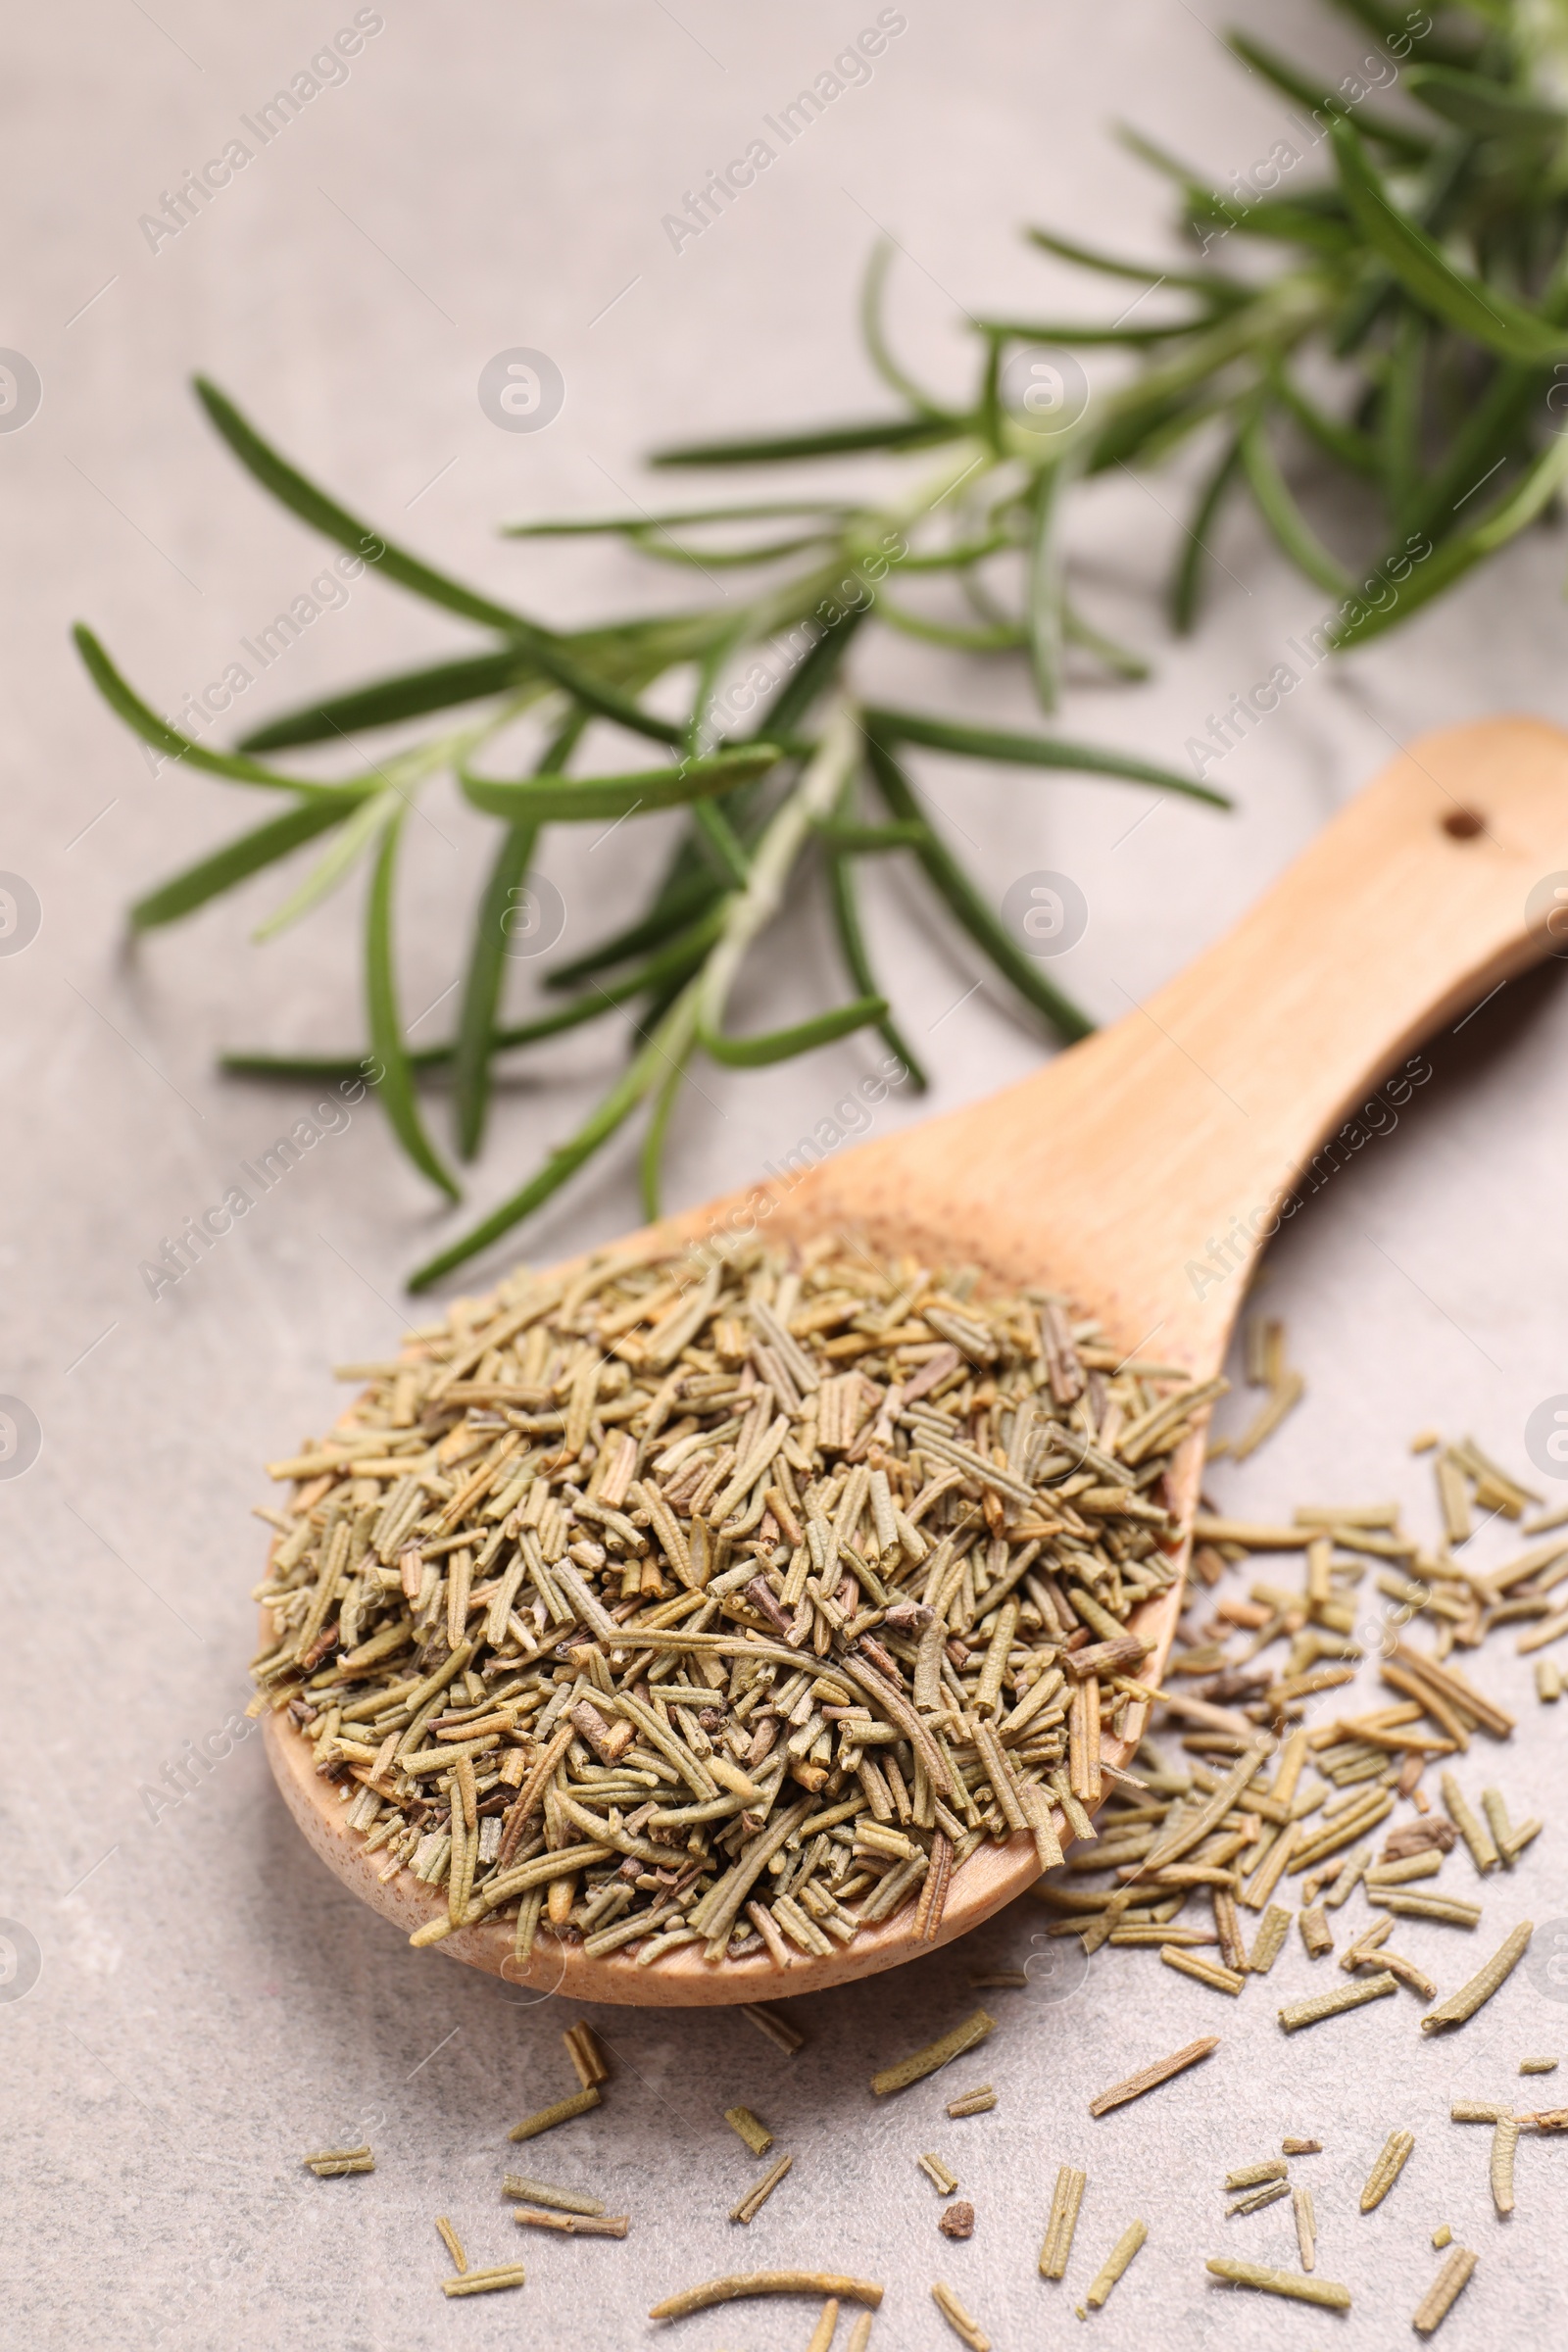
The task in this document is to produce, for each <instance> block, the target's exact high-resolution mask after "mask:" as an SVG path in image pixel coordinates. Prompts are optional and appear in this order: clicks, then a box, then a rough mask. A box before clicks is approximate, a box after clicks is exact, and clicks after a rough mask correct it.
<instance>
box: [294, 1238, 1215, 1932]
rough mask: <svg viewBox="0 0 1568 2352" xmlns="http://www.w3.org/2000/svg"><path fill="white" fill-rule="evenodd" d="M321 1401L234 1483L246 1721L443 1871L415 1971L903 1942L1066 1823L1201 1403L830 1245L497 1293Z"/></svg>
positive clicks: (957, 1280)
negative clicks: (448, 1945)
mask: <svg viewBox="0 0 1568 2352" xmlns="http://www.w3.org/2000/svg"><path fill="white" fill-rule="evenodd" d="M346 1377H351V1378H356V1379H359V1378H364V1379H366V1380H368V1381H369V1382H370V1384H371V1385H370V1386H369V1388H368V1390H367V1391H366V1393H365V1395H364V1396H363V1397H361V1399H360V1401H359V1403H358V1404H357V1405H356V1406H355V1407H354V1408H353V1410H352V1411H351V1412H350V1414H349V1415H347V1416H346V1417H345V1419H344V1420H343V1421H342V1422H341V1423H340V1424H339V1425H338V1427H337V1429H336V1430H335V1431H334V1433H333V1435H332V1437H331V1438H330V1439H328V1440H326V1441H324V1442H323V1443H321V1444H320V1445H319V1446H318V1445H311V1446H307V1447H306V1448H305V1450H304V1452H303V1453H302V1454H301V1455H300V1456H299V1457H298V1458H296V1459H293V1460H290V1461H283V1462H275V1463H273V1464H272V1465H271V1466H270V1467H271V1475H272V1477H273V1478H275V1479H278V1480H280V1481H283V1480H286V1481H291V1482H293V1486H294V1493H293V1496H292V1499H291V1501H290V1503H289V1505H288V1507H287V1508H286V1509H284V1510H281V1511H268V1512H267V1513H266V1514H265V1515H266V1516H267V1517H268V1518H269V1519H270V1522H271V1524H272V1525H273V1526H275V1528H276V1529H277V1542H276V1544H275V1545H274V1546H273V1551H272V1557H271V1562H270V1568H269V1572H268V1577H267V1580H266V1582H265V1583H264V1584H262V1585H261V1586H260V1587H259V1588H258V1589H257V1593H256V1597H257V1599H258V1600H260V1601H261V1602H262V1603H263V1604H264V1605H265V1607H266V1608H267V1610H268V1612H269V1617H270V1629H271V1630H270V1641H269V1642H268V1645H267V1647H266V1649H265V1651H264V1653H263V1654H262V1656H261V1657H259V1658H258V1659H257V1661H256V1664H255V1668H254V1672H255V1676H256V1680H257V1682H258V1684H259V1686H260V1689H259V1693H258V1696H257V1698H256V1700H255V1701H254V1702H253V1708H254V1710H255V1711H256V1712H261V1711H263V1710H265V1709H266V1708H267V1707H268V1706H269V1705H270V1706H272V1707H274V1708H277V1709H282V1708H287V1710H288V1712H289V1714H290V1716H291V1718H292V1720H293V1722H294V1723H295V1724H296V1725H297V1726H298V1728H299V1731H300V1733H301V1735H302V1736H305V1737H308V1738H310V1739H312V1740H313V1741H314V1744H315V1749H316V1757H317V1769H318V1770H319V1772H320V1773H322V1774H323V1775H325V1776H327V1777H329V1778H331V1779H332V1780H334V1781H336V1782H337V1783H338V1786H339V1794H340V1796H341V1798H342V1801H343V1802H344V1804H345V1806H346V1807H347V1808H348V1809H347V1812H346V1815H345V1818H346V1820H347V1821H348V1823H349V1824H350V1826H351V1827H352V1828H354V1829H355V1830H357V1831H360V1832H362V1833H364V1835H365V1839H366V1845H367V1848H368V1849H370V1848H381V1849H384V1850H385V1853H386V1856H387V1863H386V1869H385V1871H384V1873H383V1877H384V1878H385V1879H387V1880H390V1879H391V1878H393V1877H394V1876H395V1875H396V1874H397V1873H398V1872H399V1871H401V1870H405V1869H406V1870H410V1871H412V1872H413V1873H414V1874H415V1876H416V1877H417V1878H419V1879H422V1880H423V1881H425V1882H426V1883H427V1884H429V1885H431V1886H434V1885H437V1884H439V1883H442V1882H444V1883H445V1885H446V1887H447V1894H448V1903H447V1911H446V1913H445V1915H444V1916H443V1917H440V1918H438V1919H436V1920H433V1921H431V1922H430V1923H429V1924H428V1925H427V1926H425V1927H423V1928H421V1929H420V1930H419V1931H418V1933H417V1936H416V1937H415V1939H414V1940H415V1941H416V1942H421V1943H425V1942H435V1941H437V1940H439V1939H440V1938H441V1937H442V1936H445V1935H447V1934H448V1933H450V1932H451V1930H452V1929H454V1928H458V1927H462V1926H464V1925H467V1924H471V1923H473V1922H475V1921H478V1920H481V1919H484V1918H485V1917H487V1916H489V1915H492V1914H496V1913H498V1912H501V1911H503V1910H504V1909H506V1908H508V1907H511V1906H515V1913H516V1937H515V1944H516V1952H517V1955H518V1957H519V1960H522V1959H525V1958H526V1957H527V1955H528V1954H529V1953H530V1952H531V1951H532V1948H533V1944H534V1939H535V1937H536V1936H537V1935H538V1934H539V1933H540V1932H541V1928H542V1927H544V1926H545V1925H546V1924H548V1928H549V1930H551V1931H553V1932H554V1933H555V1934H556V1935H557V1936H565V1937H568V1938H570V1939H573V1940H576V1939H579V1938H580V1939H581V1942H582V1945H583V1948H584V1950H585V1951H587V1952H588V1953H590V1954H601V1953H606V1952H611V1951H614V1950H617V1949H619V1948H622V1947H626V1946H630V1945H633V1944H637V1945H639V1946H640V1949H639V1950H638V1951H637V1953H636V1955H635V1956H636V1961H637V1964H638V1965H639V1966H641V1965H644V1964H651V1963H654V1962H656V1961H657V1960H658V1959H659V1958H660V1956H661V1955H662V1953H664V1952H667V1951H670V1950H672V1949H674V1948H675V1947H676V1946H678V1945H682V1944H687V1943H694V1942H701V1943H702V1944H703V1946H704V1948H705V1952H706V1955H707V1957H708V1958H709V1959H710V1960H712V1961H718V1960H722V1959H723V1958H725V1957H726V1955H728V1956H730V1957H741V1956H743V1955H746V1954H750V1953H760V1952H761V1951H763V1950H764V1949H765V1950H767V1951H769V1952H771V1953H772V1954H773V1956H774V1957H775V1959H779V1960H783V1959H786V1958H787V1957H788V1956H789V1953H790V1949H791V1947H792V1946H793V1947H795V1948H796V1949H798V1950H800V1951H804V1952H808V1953H815V1954H826V1953H830V1952H832V1951H833V1950H834V1948H835V1946H836V1945H837V1944H847V1943H849V1942H851V1941H852V1940H853V1938H854V1937H855V1936H857V1935H858V1933H859V1932H860V1930H861V1929H862V1928H867V1927H872V1926H875V1925H876V1924H878V1923H880V1922H882V1921H885V1920H887V1919H889V1918H891V1917H892V1916H893V1915H894V1914H895V1912H897V1911H898V1910H899V1909H900V1908H901V1907H902V1906H903V1905H905V1904H907V1903H910V1902H917V1903H918V1906H919V1908H918V1912H917V1917H916V1927H917V1932H918V1933H919V1934H921V1935H923V1936H925V1937H927V1938H928V1939H934V1937H935V1936H936V1933H937V1929H938V1925H939V1922H940V1920H941V1916H942V1910H943V1905H944V1903H945V1900H946V1897H947V1892H948V1887H949V1885H950V1882H951V1879H952V1875H953V1873H954V1871H956V1869H958V1868H960V1867H961V1866H962V1864H963V1863H964V1861H965V1860H966V1859H967V1858H968V1856H969V1855H970V1854H971V1853H973V1852H974V1851H975V1849H976V1848H977V1847H978V1846H979V1845H980V1844H981V1842H982V1841H983V1840H984V1839H985V1838H987V1837H991V1838H1001V1839H1005V1838H1008V1837H1009V1836H1012V1835H1014V1834H1016V1833H1026V1834H1029V1835H1031V1836H1032V1837H1033V1838H1034V1841H1035V1845H1036V1848H1037V1850H1038V1853H1039V1856H1040V1860H1041V1863H1042V1865H1046V1864H1049V1863H1054V1862H1057V1861H1059V1859H1060V1846H1059V1844H1058V1837H1057V1828H1056V1825H1055V1820H1054V1812H1053V1807H1054V1806H1055V1807H1057V1808H1059V1810H1060V1813H1061V1815H1062V1816H1064V1817H1065V1823H1066V1824H1067V1825H1069V1826H1070V1828H1071V1831H1072V1832H1073V1834H1074V1835H1078V1836H1084V1835H1087V1834H1089V1827H1090V1825H1089V1822H1088V1818H1087V1815H1086V1814H1085V1812H1084V1806H1085V1805H1086V1804H1093V1803H1095V1802H1096V1801H1097V1800H1098V1799H1099V1796H1100V1793H1101V1766H1100V1761H1099V1751H1100V1739H1101V1730H1102V1723H1103V1722H1105V1723H1106V1724H1108V1726H1109V1727H1110V1728H1111V1729H1112V1731H1114V1732H1115V1733H1116V1734H1118V1735H1122V1736H1126V1737H1129V1738H1132V1739H1136V1738H1137V1737H1138V1735H1139V1733H1140V1732H1141V1730H1142V1728H1143V1723H1144V1719H1145V1715H1146V1713H1147V1702H1148V1699H1149V1697H1150V1695H1151V1694H1150V1693H1149V1692H1147V1691H1146V1690H1145V1689H1144V1687H1143V1686H1142V1685H1141V1684H1140V1683H1139V1682H1137V1680H1136V1679H1134V1670H1135V1668H1136V1665H1137V1663H1138V1662H1139V1661H1140V1660H1141V1659H1142V1657H1143V1656H1144V1654H1145V1651H1146V1648H1147V1644H1145V1643H1144V1642H1141V1641H1140V1640H1139V1639H1138V1637H1137V1636H1136V1634H1133V1633H1130V1632H1129V1631H1128V1630H1127V1623H1128V1619H1129V1617H1130V1615H1131V1614H1132V1612H1133V1611H1134V1610H1136V1608H1137V1607H1138V1606H1139V1604H1140V1603H1141V1602H1143V1601H1145V1600H1147V1599H1148V1598H1150V1597H1151V1596H1152V1595H1154V1594H1157V1593H1163V1592H1165V1591H1166V1590H1167V1589H1168V1588H1169V1586H1170V1585H1171V1584H1172V1583H1173V1582H1174V1580H1175V1578H1176V1576H1177V1573H1178V1566H1177V1562H1178V1558H1179V1554H1178V1551H1177V1549H1176V1544H1177V1534H1178V1530H1177V1526H1176V1522H1175V1520H1174V1518H1173V1516H1172V1514H1171V1509H1170V1504H1171V1501H1172V1494H1171V1490H1170V1488H1169V1487H1168V1485H1167V1484H1166V1477H1165V1473H1166V1471H1167V1468H1168V1465H1169V1462H1170V1457H1171V1454H1172V1452H1173V1450H1174V1449H1175V1447H1176V1446H1179V1445H1180V1444H1181V1442H1182V1440H1183V1439H1184V1438H1185V1437H1186V1436H1187V1435H1188V1434H1189V1432H1190V1430H1191V1427H1192V1424H1193V1417H1194V1416H1195V1415H1198V1414H1201V1412H1202V1411H1203V1410H1204V1409H1205V1408H1206V1406H1207V1405H1208V1403H1209V1402H1211V1400H1212V1397H1213V1396H1214V1394H1215V1393H1216V1391H1217V1389H1218V1388H1219V1387H1220V1386H1222V1385H1223V1384H1221V1383H1209V1384H1206V1385H1201V1386H1200V1385H1195V1384H1193V1383H1192V1382H1191V1381H1190V1380H1189V1379H1188V1377H1187V1376H1186V1375H1185V1374H1183V1373H1180V1372H1176V1371H1173V1370H1172V1369H1171V1368H1169V1367H1165V1366H1160V1365H1157V1364H1140V1363H1137V1362H1123V1361H1121V1360H1120V1359H1119V1358H1118V1355H1117V1352H1116V1351H1115V1350H1114V1349H1113V1348H1108V1347H1106V1346H1103V1345H1102V1344H1101V1343H1100V1336H1099V1330H1098V1326H1096V1325H1095V1324H1094V1323H1090V1322H1082V1321H1080V1322H1076V1323H1075V1322H1073V1321H1072V1320H1071V1316H1070V1309H1069V1306H1068V1303H1067V1302H1066V1301H1065V1300H1063V1299H1059V1298H1055V1297H1053V1296H1048V1295H1046V1294H1043V1293H1029V1294H1025V1295H1023V1296H1011V1297H1005V1296H991V1297H987V1296H983V1295H982V1294H981V1293H980V1292H979V1291H978V1290H977V1289H976V1277H975V1275H974V1273H973V1271H972V1269H971V1270H967V1271H965V1272H962V1273H957V1274H953V1273H950V1274H948V1275H946V1276H933V1274H932V1273H931V1272H930V1271H929V1270H928V1269H926V1268H924V1267H922V1266H920V1265H918V1264H917V1263H915V1262H914V1261H913V1260H912V1259H904V1260H901V1261H900V1262H898V1263H897V1264H890V1263H888V1262H886V1261H885V1260H879V1259H878V1258H876V1257H875V1256H873V1255H872V1254H871V1253H870V1252H869V1251H867V1250H865V1249H863V1248H861V1247H859V1246H858V1245H857V1244H855V1243H853V1242H851V1241H849V1240H847V1239H844V1238H836V1237H832V1236H828V1237H824V1238H822V1239H820V1240H818V1241H815V1242H813V1243H811V1244H810V1245H809V1246H808V1247H806V1248H805V1249H804V1250H802V1251H800V1252H799V1253H798V1254H785V1253H783V1252H775V1251H770V1250H765V1249H764V1248H763V1247H762V1246H761V1245H760V1243H759V1242H757V1241H756V1240H745V1241H742V1242H739V1243H736V1242H725V1243H722V1244H718V1245H715V1244H712V1243H704V1244H701V1245H698V1246H695V1247H693V1248H692V1249H690V1250H687V1251H686V1252H685V1253H684V1254H670V1253H669V1252H668V1251H667V1250H664V1251H660V1252H654V1251H652V1250H646V1249H645V1250H643V1251H641V1252H632V1253H627V1252H625V1251H622V1252H620V1253H618V1254H611V1253H608V1252H607V1253H603V1254H601V1255H599V1256H596V1257H594V1258H592V1259H590V1260H589V1261H588V1262H587V1264H586V1266H580V1267H576V1268H568V1269H566V1270H564V1271H558V1272H555V1273H547V1274H543V1275H540V1274H535V1273H532V1272H529V1271H527V1270H526V1269H525V1270H523V1271H521V1272H519V1273H517V1274H515V1275H514V1276H513V1277H512V1278H511V1279H510V1280H509V1281H507V1282H506V1283H504V1284H503V1285H502V1287H501V1289H500V1290H499V1292H497V1293H496V1294H495V1295H494V1296H493V1297H490V1298H487V1299H464V1300H459V1301H458V1302H457V1303H456V1304H455V1306H454V1307H453V1309H452V1311H451V1315H450V1317H449V1318H448V1319H447V1320H445V1321H443V1322H440V1323H435V1324H430V1325H426V1326H425V1327H423V1328H422V1329H420V1330H418V1331H416V1332H413V1333H411V1334H410V1335H409V1338H408V1340H407V1342H406V1345H405V1348H404V1351H403V1353H402V1355H401V1356H400V1357H399V1358H398V1360H397V1361H396V1362H392V1363H386V1364H376V1365H360V1366H355V1367H350V1368H348V1371H347V1373H346ZM542 1915H543V1916H542Z"/></svg>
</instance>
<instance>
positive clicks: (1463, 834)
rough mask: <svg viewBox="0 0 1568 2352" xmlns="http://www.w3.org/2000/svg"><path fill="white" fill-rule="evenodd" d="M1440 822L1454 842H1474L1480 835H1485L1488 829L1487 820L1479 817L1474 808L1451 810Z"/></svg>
mask: <svg viewBox="0 0 1568 2352" xmlns="http://www.w3.org/2000/svg"><path fill="white" fill-rule="evenodd" d="M1440 822H1441V823H1442V826H1443V830H1444V831H1445V833H1446V834H1448V835H1449V836H1450V838H1451V839H1452V840H1454V841H1474V839H1475V837H1476V835H1477V834H1478V833H1484V832H1485V831H1486V829H1487V820H1486V818H1485V817H1484V816H1481V815H1478V813H1477V812H1476V810H1475V809H1449V811H1448V813H1447V815H1446V816H1445V817H1443V818H1441V819H1440Z"/></svg>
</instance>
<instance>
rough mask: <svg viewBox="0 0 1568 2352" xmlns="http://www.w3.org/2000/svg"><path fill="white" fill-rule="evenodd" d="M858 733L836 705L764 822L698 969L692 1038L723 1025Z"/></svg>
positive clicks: (854, 753) (848, 763)
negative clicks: (741, 884)
mask: <svg viewBox="0 0 1568 2352" xmlns="http://www.w3.org/2000/svg"><path fill="white" fill-rule="evenodd" d="M859 743H860V738H859V731H858V728H857V726H856V723H855V720H854V717H853V715H852V714H851V712H850V711H849V709H848V707H847V706H846V705H845V704H844V703H842V702H840V703H838V704H836V705H835V707H834V709H833V710H832V711H831V712H830V714H829V717H828V722H827V725H826V727H825V728H824V729H823V733H822V739H821V742H820V744H819V745H818V747H817V750H816V752H815V754H814V756H813V757H812V759H811V760H810V761H809V765H808V767H807V769H806V773H805V774H804V775H803V776H802V778H801V780H800V782H799V784H797V785H796V787H795V789H794V791H793V792H792V793H791V794H790V796H789V798H788V800H786V801H785V803H784V805H783V807H782V808H781V809H778V810H777V812H776V814H775V815H774V816H773V817H772V819H771V820H770V822H769V824H768V826H767V829H766V831H765V832H764V833H763V835H762V837H761V839H760V842H759V843H758V845H757V850H756V853H755V855H754V857H753V858H752V864H751V871H750V873H749V874H748V875H747V877H746V887H745V889H744V890H739V891H737V892H736V893H735V894H734V896H733V897H732V898H731V899H730V900H729V902H728V905H727V906H726V907H725V909H724V919H723V929H722V930H721V931H720V933H719V936H718V939H717V941H716V943H715V944H714V946H713V948H712V949H711V952H710V954H709V957H708V961H707V963H706V964H705V965H704V967H703V972H702V977H701V983H700V995H699V999H698V1032H699V1035H700V1036H702V1037H704V1038H708V1037H713V1036H716V1035H717V1034H718V1032H719V1031H720V1030H721V1029H722V1027H723V1025H724V1008H725V1006H726V1005H727V1004H728V1003H729V993H730V990H731V989H732V988H733V986H734V984H735V979H736V976H737V974H738V973H739V971H740V967H741V965H742V963H743V962H744V960H745V958H746V956H747V955H748V954H749V953H750V951H751V949H752V947H753V946H754V944H755V943H756V941H757V940H758V938H759V937H760V934H761V933H762V932H763V931H765V930H766V928H767V926H768V924H769V923H770V922H771V921H772V920H773V917H774V916H775V915H776V914H777V912H778V910H779V907H781V906H782V904H783V900H784V891H785V886H786V884H787V883H788V881H789V877H790V874H791V872H792V871H793V869H794V866H795V862H796V859H797V858H799V857H800V854H801V852H802V850H803V849H804V848H805V847H806V844H807V843H808V841H809V839H810V837H811V834H812V832H813V831H814V829H815V828H816V826H818V825H819V824H821V823H823V822H825V820H826V819H827V818H828V817H829V816H830V815H831V814H832V812H833V809H834V806H835V804H836V802H837V800H838V797H839V794H840V793H841V791H842V790H843V788H844V785H845V782H846V780H847V779H848V778H849V776H850V775H851V774H852V773H853V772H854V767H855V762H856V760H857V759H858V754H859Z"/></svg>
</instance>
